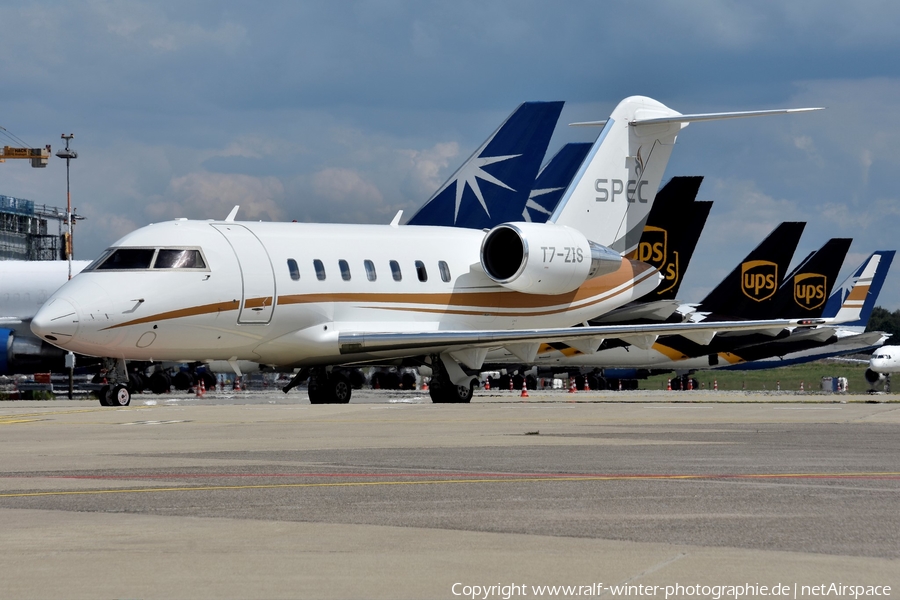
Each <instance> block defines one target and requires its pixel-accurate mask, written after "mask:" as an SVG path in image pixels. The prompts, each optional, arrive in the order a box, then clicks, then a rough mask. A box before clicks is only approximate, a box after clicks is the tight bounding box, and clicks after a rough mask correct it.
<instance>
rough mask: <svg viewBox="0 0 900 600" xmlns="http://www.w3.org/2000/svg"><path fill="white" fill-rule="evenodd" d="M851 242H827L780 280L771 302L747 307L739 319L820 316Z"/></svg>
mask: <svg viewBox="0 0 900 600" xmlns="http://www.w3.org/2000/svg"><path fill="white" fill-rule="evenodd" d="M852 242H853V240H851V239H849V238H833V239H830V240H828V241H827V242H826V243H825V245H823V246H822V247H821V248H819V249H818V250H816V251H815V252H813V253H812V254H810V255H809V256H807V257H806V259H804V260H803V262H801V263H800V265H799V266H797V268H796V269H794V270H793V271H792V272H791V273H790V274H789V275H788V276H787V277H785V278H784V283H783V284H782V285H781V287H779V288H778V292H777V293H776V295H775V298H774V301H773V302H771V303H761V304H757V305H756V306H751V307H749V308H750V312H749V313H747V314H746V315H745V314H741V315H740V316H741V317H743V318H747V319H804V318H818V317H821V316H822V313H823V312H824V310H825V302H826V300H827V299H828V293H829V291H830V290H831V288H832V286H834V282H835V281H836V280H837V276H838V273H839V272H840V270H841V265H843V264H844V258H845V257H846V256H847V251H848V250H850V244H851V243H852Z"/></svg>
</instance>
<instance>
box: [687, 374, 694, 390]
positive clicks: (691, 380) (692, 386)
mask: <svg viewBox="0 0 900 600" xmlns="http://www.w3.org/2000/svg"><path fill="white" fill-rule="evenodd" d="M693 390H694V380H693V379H692V378H690V377H688V391H689V392H691V391H693Z"/></svg>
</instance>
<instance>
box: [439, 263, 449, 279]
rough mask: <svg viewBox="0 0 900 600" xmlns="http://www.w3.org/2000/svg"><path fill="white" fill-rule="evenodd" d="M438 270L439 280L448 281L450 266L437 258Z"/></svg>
mask: <svg viewBox="0 0 900 600" xmlns="http://www.w3.org/2000/svg"><path fill="white" fill-rule="evenodd" d="M438 270H439V271H440V272H441V281H443V282H444V283H450V267H449V266H447V263H446V262H444V261H442V260H439V261H438Z"/></svg>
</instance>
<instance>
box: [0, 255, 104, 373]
mask: <svg viewBox="0 0 900 600" xmlns="http://www.w3.org/2000/svg"><path fill="white" fill-rule="evenodd" d="M89 264H90V261H86V260H76V261H72V273H73V274H77V273H78V272H80V271H81V270H82V269H84V268H85V267H86V266H88V265H89ZM68 279H69V264H68V262H67V261H64V260H46V261H20V260H3V261H0V375H8V374H12V373H34V372H38V371H49V370H50V368H51V367H54V368H56V370H62V368H63V363H64V357H65V354H66V353H65V352H64V351H62V350H60V349H59V348H57V347H56V346H53V345H51V344H48V343H47V342H45V341H43V340H41V339H40V338H39V337H35V335H34V334H33V333H32V332H31V319H32V318H33V317H34V315H35V313H37V311H38V309H39V308H40V307H41V305H43V304H44V302H46V301H47V299H48V298H49V297H50V296H51V295H52V294H53V292H55V291H56V290H58V289H59V288H60V287H61V286H62V284H64V283H65V282H66V281H68Z"/></svg>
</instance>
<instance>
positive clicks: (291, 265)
mask: <svg viewBox="0 0 900 600" xmlns="http://www.w3.org/2000/svg"><path fill="white" fill-rule="evenodd" d="M288 271H290V272H291V279H293V280H294V281H297V280H298V279H300V267H298V266H297V261H296V260H294V259H293V258H289V259H288Z"/></svg>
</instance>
